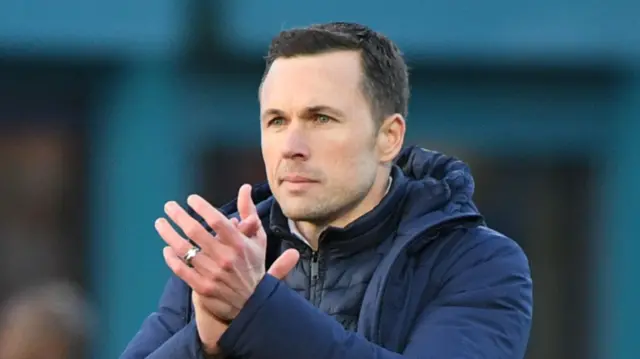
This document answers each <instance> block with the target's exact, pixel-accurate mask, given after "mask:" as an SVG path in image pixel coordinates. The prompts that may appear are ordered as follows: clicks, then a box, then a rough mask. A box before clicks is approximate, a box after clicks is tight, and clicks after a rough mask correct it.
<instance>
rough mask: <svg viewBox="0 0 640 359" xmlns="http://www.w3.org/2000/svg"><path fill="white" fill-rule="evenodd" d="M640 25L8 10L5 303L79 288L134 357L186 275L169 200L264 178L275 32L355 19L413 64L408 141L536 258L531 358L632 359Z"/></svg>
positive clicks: (448, 14)
mask: <svg viewBox="0 0 640 359" xmlns="http://www.w3.org/2000/svg"><path fill="white" fill-rule="evenodd" d="M639 14H640V5H637V4H635V3H633V2H632V1H630V0H614V1H611V2H608V3H604V2H590V3H582V4H573V3H572V2H569V1H564V0H563V1H560V2H558V1H550V0H544V1H539V2H535V3H531V4H528V5H523V4H517V3H513V2H508V1H500V0H492V1H488V2H486V1H485V2H481V3H479V2H474V1H463V2H456V3H455V4H454V3H451V2H445V1H426V2H425V1H418V0H408V1H405V2H403V3H402V7H397V8H395V7H394V6H393V5H390V4H389V3H386V2H382V1H380V0H375V1H363V0H358V1H351V2H341V3H339V2H338V1H329V2H324V3H323V4H322V5H320V4H313V3H309V4H305V3H303V2H296V1H291V0H283V1H281V2H279V3H278V4H277V6H276V5H274V4H271V3H268V2H264V1H255V0H235V1H218V2H214V1H204V0H189V1H172V0H161V1H153V2H152V1H135V2H131V1H128V2H127V1H124V0H112V1H109V2H106V1H99V2H93V3H87V2H82V1H79V0H62V1H58V2H56V4H55V6H53V5H52V4H50V3H49V2H46V1H43V0H27V1H18V0H9V1H4V2H0V130H2V132H0V138H2V146H0V151H1V152H0V153H2V161H3V162H1V163H0V166H3V167H2V168H3V169H5V171H6V173H13V174H14V175H13V176H12V178H13V179H12V180H11V181H9V180H8V178H9V176H5V177H7V179H4V180H3V181H0V193H3V198H5V200H4V201H2V202H3V203H5V204H4V205H0V210H2V212H0V213H3V214H4V217H5V218H6V220H5V221H2V220H0V233H4V234H2V235H1V236H0V253H2V255H3V256H5V257H7V258H10V259H12V262H10V261H5V264H3V265H1V266H3V267H0V268H2V270H3V275H2V277H1V278H0V286H5V287H6V288H8V289H7V291H6V293H7V296H8V295H9V294H10V291H17V290H18V289H19V288H20V287H21V283H24V284H28V283H31V282H34V281H42V280H45V279H47V278H54V277H61V276H62V277H68V278H71V279H73V280H76V281H78V282H81V283H82V284H83V285H84V287H85V288H86V289H87V291H88V297H89V299H90V300H91V301H92V302H93V303H94V304H95V306H96V309H97V312H98V314H99V328H98V329H99V331H98V334H97V335H96V337H95V340H94V343H93V346H92V348H91V353H92V354H91V357H93V358H105V359H106V358H113V357H117V356H118V354H119V353H120V352H121V351H122V349H123V347H124V345H126V343H127V341H128V340H129V339H130V338H131V337H132V336H133V335H134V334H135V332H136V331H137V329H138V327H139V325H140V323H141V321H142V320H143V319H144V318H145V317H146V316H147V315H148V314H149V313H150V312H151V311H152V310H154V308H155V306H156V305H157V302H158V299H159V294H160V293H161V290H162V287H163V285H164V282H165V281H166V279H167V277H168V275H169V271H168V270H167V269H166V268H165V265H164V262H163V260H162V256H161V249H162V246H163V243H162V241H161V240H160V239H159V238H158V236H157V235H156V233H155V232H154V229H153V221H154V219H155V218H156V217H157V216H160V215H162V205H163V203H164V202H165V201H167V200H170V199H176V200H179V201H183V200H184V199H185V198H186V196H187V195H189V194H190V193H192V192H200V193H206V194H207V195H208V197H209V198H213V199H215V200H216V201H218V200H220V201H222V200H223V199H225V198H230V197H231V196H233V195H234V190H235V188H237V186H238V185H239V184H240V183H242V182H241V181H250V180H254V179H255V180H259V179H260V178H261V177H262V167H261V166H262V164H261V163H260V157H259V128H258V126H257V111H258V103H257V85H258V83H259V80H260V76H261V71H262V64H261V56H262V55H263V54H264V52H265V50H266V46H268V43H269V40H270V38H271V36H273V35H275V34H276V33H277V31H279V30H281V29H282V28H287V27H291V26H299V25H307V24H310V23H314V22H323V21H337V20H340V21H342V20H344V21H359V22H363V23H365V24H368V25H370V26H372V27H374V28H376V29H378V30H380V31H383V32H385V33H386V34H387V35H389V36H390V37H391V38H392V39H395V40H397V42H398V43H399V45H400V47H401V48H403V50H404V51H405V52H406V53H407V57H408V60H409V63H410V66H411V67H412V68H413V79H412V84H413V99H412V101H413V102H412V104H411V110H410V117H409V138H408V141H409V142H410V143H415V144H419V145H421V146H424V147H429V148H433V149H436V150H442V151H446V152H448V153H452V154H454V155H458V156H460V157H462V158H463V159H465V160H466V161H468V162H469V163H470V164H471V166H472V169H473V170H474V173H475V175H476V177H477V182H478V186H477V191H478V202H479V204H480V208H481V209H482V210H483V211H484V212H485V214H486V215H487V218H488V220H489V223H490V224H492V225H493V226H495V227H497V229H498V230H501V231H504V232H505V233H507V234H508V235H510V236H513V237H514V239H516V240H518V241H519V243H520V244H521V245H522V246H523V247H524V248H525V250H526V251H527V253H528V254H529V256H530V259H531V261H532V268H533V273H534V280H535V284H536V307H535V308H536V317H535V322H534V330H533V336H532V341H531V345H530V350H529V358H530V359H533V358H545V359H550V358H563V359H564V358H581V359H582V358H585V357H592V358H612V359H625V358H635V357H636V356H637V355H636V354H637V353H638V352H639V351H640V348H639V347H638V346H639V342H638V341H637V340H636V334H635V331H634V328H635V326H636V323H637V321H638V320H640V309H638V308H639V306H638V305H637V303H639V302H640V288H639V287H638V286H637V285H635V284H634V283H635V278H636V277H637V275H638V274H640V264H639V263H640V262H639V261H637V260H636V259H635V254H636V253H640V241H637V240H636V239H635V234H636V226H635V222H634V220H635V218H634V217H633V216H634V214H635V213H638V212H639V211H640V204H639V203H640V202H639V200H640V186H637V185H636V183H637V182H639V181H640V155H638V154H639V153H640V145H637V144H636V142H635V139H636V138H638V137H640V74H639V73H640V65H638V63H640V62H638V59H640V31H637V25H635V21H636V20H637V18H638V16H639ZM11 144H12V145H11ZM229 158H233V159H235V161H228V159H229ZM225 159H227V160H225ZM16 166H18V167H16ZM5 171H3V172H5ZM27 179H30V180H27ZM54 181H55V182H54ZM54 184H56V185H54ZM43 188H44V189H43ZM35 189H40V192H42V193H41V195H39V196H38V195H36V194H38V193H40V192H37V191H36V190H35ZM18 190H20V191H23V192H24V193H29V194H32V196H30V197H29V198H30V201H29V202H26V201H25V200H24V197H21V196H16V195H15V194H16V193H22V192H18ZM11 194H14V195H13V196H11ZM507 202H508V203H511V202H516V203H518V205H519V206H520V207H521V208H522V211H521V213H519V214H518V215H515V216H514V214H513V213H511V211H508V210H507V209H505V206H504V205H501V203H507ZM27 204H28V205H27ZM510 207H511V206H510ZM34 223H38V224H39V225H38V226H35V225H34ZM42 223H44V224H46V226H45V225H40V224H42ZM38 229H39V230H38ZM43 233H44V234H43ZM33 251H37V252H38V255H39V256H38V257H34V256H33V254H32V253H31V252H33ZM33 258H39V259H38V261H37V262H34V263H33V264H32V265H25V263H30V261H31V260H33ZM10 263H14V264H10ZM21 266H22V267H21ZM23 267H24V268H27V269H29V270H30V271H28V272H27V269H22V268H23ZM16 268H20V269H19V270H17V269H16ZM79 272H81V273H79ZM0 300H2V299H1V298H0Z"/></svg>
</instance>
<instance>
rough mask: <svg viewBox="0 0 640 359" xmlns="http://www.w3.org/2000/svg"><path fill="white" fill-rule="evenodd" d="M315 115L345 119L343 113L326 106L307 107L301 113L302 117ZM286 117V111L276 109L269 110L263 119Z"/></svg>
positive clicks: (265, 112)
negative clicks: (320, 114) (323, 114)
mask: <svg viewBox="0 0 640 359" xmlns="http://www.w3.org/2000/svg"><path fill="white" fill-rule="evenodd" d="M314 113H326V114H328V115H333V116H336V117H344V113H342V111H340V110H338V109H336V108H333V107H330V106H326V105H316V106H309V107H305V108H304V109H303V110H302V111H301V113H300V115H301V116H308V115H309V114H314ZM285 116H286V114H285V113H284V111H282V110H278V109H275V108H269V109H266V110H265V111H264V112H263V113H262V116H261V117H262V118H263V119H264V118H267V117H285Z"/></svg>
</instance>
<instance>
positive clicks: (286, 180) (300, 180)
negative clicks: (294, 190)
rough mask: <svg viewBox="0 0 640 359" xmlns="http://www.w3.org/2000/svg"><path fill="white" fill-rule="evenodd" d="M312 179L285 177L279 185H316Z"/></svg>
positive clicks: (295, 176) (298, 176)
mask: <svg viewBox="0 0 640 359" xmlns="http://www.w3.org/2000/svg"><path fill="white" fill-rule="evenodd" d="M318 182H319V181H316V180H314V179H312V178H309V177H305V176H300V175H287V176H284V177H282V178H281V179H280V183H292V184H311V183H318Z"/></svg>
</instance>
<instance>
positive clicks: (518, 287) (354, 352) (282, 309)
mask: <svg viewBox="0 0 640 359" xmlns="http://www.w3.org/2000/svg"><path fill="white" fill-rule="evenodd" d="M471 242H475V241H471ZM480 242H481V243H480V244H479V245H474V246H471V247H470V246H467V248H464V249H459V250H456V251H455V252H457V253H459V255H454V256H452V257H451V260H449V261H448V262H449V263H448V268H446V272H447V274H446V275H445V276H444V277H443V284H442V289H441V291H440V293H439V294H438V296H437V297H436V299H435V300H434V301H432V302H431V303H429V304H428V305H426V306H425V307H424V308H423V309H422V312H421V314H420V315H419V316H418V317H417V321H416V323H414V325H413V329H412V331H411V334H410V336H409V338H408V342H407V345H406V347H405V350H404V351H403V353H394V352H391V351H389V350H387V349H384V348H382V347H380V346H378V345H375V344H373V343H371V342H369V341H367V340H366V339H365V338H364V337H362V336H361V335H359V334H357V333H353V332H348V331H346V330H344V329H343V328H342V326H341V325H340V324H339V323H338V322H337V321H335V320H334V319H333V318H331V317H329V316H328V315H326V314H324V313H322V312H321V311H319V310H318V309H316V308H315V307H313V306H312V305H311V304H310V303H308V302H307V301H306V300H305V299H304V298H303V297H301V296H300V295H298V294H297V293H295V292H293V291H292V290H290V289H289V288H288V287H287V286H286V285H285V284H283V283H281V282H279V281H278V280H277V279H275V278H274V277H271V276H269V275H267V276H265V278H264V279H263V280H262V281H261V282H260V283H259V285H258V287H257V289H256V291H255V292H254V294H253V296H252V297H251V298H250V299H249V300H248V301H247V303H246V304H245V307H244V308H243V310H242V311H241V312H240V314H239V315H238V317H236V319H234V321H233V322H232V324H231V326H230V327H229V329H228V330H227V332H225V333H224V334H223V336H222V337H221V338H220V342H219V343H218V344H219V346H220V348H221V350H222V352H223V353H224V354H226V355H229V356H233V357H236V356H237V357H242V358H247V359H276V358H277V359H279V358H291V359H302V358H304V359H316V358H317V359H321V358H322V359H403V358H404V359H467V358H468V359H483V358H490V359H517V358H522V357H523V356H524V352H525V348H526V345H527V340H528V336H529V330H530V326H531V311H532V284H531V278H530V274H529V266H528V261H527V259H526V257H525V255H524V253H523V252H522V250H521V249H520V248H519V247H518V246H517V245H516V244H515V243H514V242H512V241H511V240H509V239H507V238H505V237H501V236H496V238H483V240H482V241H480ZM454 254H455V253H454Z"/></svg>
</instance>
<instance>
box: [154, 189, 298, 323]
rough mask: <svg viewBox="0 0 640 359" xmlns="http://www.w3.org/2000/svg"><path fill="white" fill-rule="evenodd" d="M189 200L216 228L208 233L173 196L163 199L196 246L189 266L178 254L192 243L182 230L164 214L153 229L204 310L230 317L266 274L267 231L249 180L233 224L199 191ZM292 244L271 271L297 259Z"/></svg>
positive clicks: (285, 269)
mask: <svg viewBox="0 0 640 359" xmlns="http://www.w3.org/2000/svg"><path fill="white" fill-rule="evenodd" d="M187 203H188V204H189V206H191V208H193V210H194V211H195V212H196V213H198V214H199V215H200V216H201V217H202V218H203V219H204V220H205V221H206V222H207V224H208V225H209V226H210V227H211V228H212V229H213V230H214V231H215V232H216V235H215V236H214V235H212V234H211V233H209V232H207V231H206V229H205V228H204V227H203V226H202V225H201V224H200V223H198V221H196V220H195V219H194V218H193V217H191V216H190V215H189V214H188V213H187V212H186V211H185V210H184V209H183V208H181V207H180V206H179V205H178V204H177V203H175V202H168V203H167V204H166V205H165V213H166V214H167V216H168V217H169V218H171V220H172V221H173V222H174V223H176V224H177V225H178V227H180V228H181V229H182V232H183V233H184V234H185V235H186V236H187V237H188V238H189V239H191V240H192V241H193V242H194V243H196V244H197V245H198V246H199V247H200V252H198V254H197V255H196V256H195V257H193V259H192V260H191V267H189V266H188V265H187V264H186V263H184V261H183V260H182V258H183V257H184V255H185V254H186V253H187V251H188V250H189V249H191V247H192V246H191V244H190V243H189V242H188V241H187V240H185V239H184V238H183V237H182V236H180V235H179V234H178V233H177V232H176V231H175V230H174V229H173V227H172V226H171V225H170V224H169V222H168V221H167V220H165V219H164V218H161V219H158V220H157V221H156V230H157V231H158V233H159V234H160V236H161V237H162V238H163V239H164V241H165V242H167V244H168V245H169V247H166V248H165V250H164V256H165V260H166V262H167V265H168V266H169V267H170V268H171V270H172V271H173V272H174V273H175V274H176V275H177V276H178V277H180V278H181V279H182V280H184V281H185V282H186V283H187V284H188V285H189V286H190V287H191V288H192V289H193V290H194V291H195V292H196V293H197V294H199V295H201V296H202V297H205V298H206V299H207V300H205V301H203V303H206V305H207V310H208V311H209V312H211V313H212V314H214V315H216V316H217V317H219V318H220V319H223V320H232V319H234V318H235V317H236V316H237V314H238V313H239V311H240V310H241V309H242V307H243V306H244V304H245V303H246V301H247V300H248V299H249V297H250V296H251V295H252V294H253V292H254V291H255V288H256V287H257V285H258V283H259V282H260V280H262V278H263V276H264V274H265V256H266V240H267V238H266V233H265V231H264V228H263V227H262V223H261V222H260V219H259V217H258V214H257V211H256V207H255V205H254V204H253V201H252V200H251V186H249V185H244V186H242V187H241V188H240V191H239V194H238V210H239V214H240V217H241V220H242V222H240V224H238V225H236V224H235V223H234V222H232V221H231V220H229V219H228V218H226V217H225V216H224V215H223V214H222V213H220V212H219V211H218V210H217V209H215V208H214V207H213V206H212V205H211V204H209V203H208V202H206V201H205V200H204V199H202V197H200V196H197V195H192V196H189V198H188V200H187ZM298 259H299V254H298V252H297V251H295V250H289V251H286V252H285V253H283V254H282V255H281V256H280V257H279V258H278V259H277V260H276V262H274V264H273V265H272V267H271V268H269V273H270V274H273V275H274V276H276V277H280V278H281V277H282V276H281V275H280V274H282V273H285V275H286V273H288V272H289V271H290V270H291V269H292V268H293V267H294V266H295V265H296V263H297V261H298Z"/></svg>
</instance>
